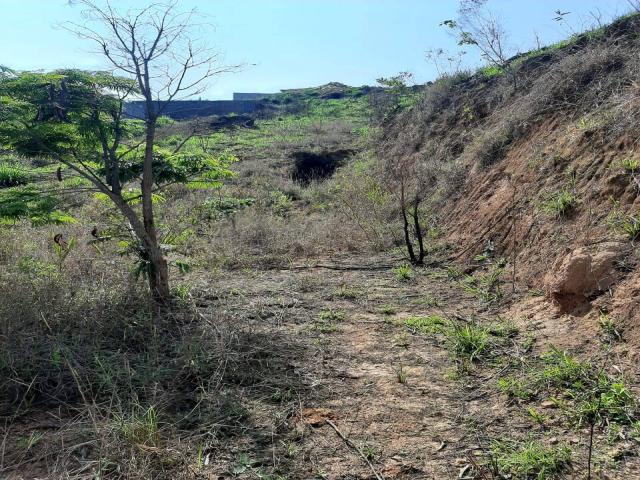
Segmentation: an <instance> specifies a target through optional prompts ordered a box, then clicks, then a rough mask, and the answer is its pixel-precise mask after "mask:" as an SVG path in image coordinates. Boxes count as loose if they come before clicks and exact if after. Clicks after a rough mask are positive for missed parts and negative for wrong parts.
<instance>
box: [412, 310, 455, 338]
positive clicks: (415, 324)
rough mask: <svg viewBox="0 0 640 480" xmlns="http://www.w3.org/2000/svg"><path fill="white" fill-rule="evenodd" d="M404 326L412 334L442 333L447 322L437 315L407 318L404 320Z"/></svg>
mask: <svg viewBox="0 0 640 480" xmlns="http://www.w3.org/2000/svg"><path fill="white" fill-rule="evenodd" d="M404 324H405V325H406V326H407V327H409V328H410V329H411V330H413V331H414V332H418V333H422V334H433V333H442V332H444V330H445V327H446V326H447V325H448V324H449V322H448V321H447V319H445V318H444V317H441V316H439V315H428V316H425V317H408V318H407V319H405V321H404Z"/></svg>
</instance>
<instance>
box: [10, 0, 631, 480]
mask: <svg viewBox="0 0 640 480" xmlns="http://www.w3.org/2000/svg"><path fill="white" fill-rule="evenodd" d="M72 3H73V4H74V5H77V4H81V5H84V7H85V8H87V9H88V12H87V13H88V15H89V18H87V19H85V20H86V22H84V21H83V22H82V23H80V24H79V25H75V26H71V25H68V27H70V29H71V30H73V31H75V32H76V33H80V34H81V35H85V36H90V37H91V38H90V39H91V40H93V41H96V40H97V41H98V47H99V50H100V51H101V52H102V54H103V55H106V56H107V60H109V57H110V56H112V57H113V56H114V55H116V57H113V59H114V60H115V63H116V65H114V67H118V66H119V67H120V72H121V74H122V75H123V77H122V78H119V77H115V76H113V75H112V74H111V73H107V72H94V71H92V72H85V71H79V70H72V69H67V70H53V71H44V70H41V69H40V66H36V67H37V68H35V67H34V71H33V72H25V71H14V70H11V69H9V68H5V67H0V287H1V288H2V292H3V298H2V301H1V302H0V417H2V419H1V420H2V421H1V422H0V477H2V478H4V477H5V476H6V477H7V478H14V477H15V478H32V477H34V478H35V477H37V478H80V477H83V478H84V477H87V478H89V477H90V478H96V479H97V478H101V479H105V480H111V479H116V478H158V479H173V478H176V479H179V480H183V479H184V480H193V479H195V478H205V477H206V478H209V477H212V478H218V477H225V478H226V477H229V476H231V477H234V478H238V479H245V478H261V479H270V480H276V479H279V480H284V479H285V478H291V479H293V478H311V477H314V478H315V477H317V478H334V477H335V478H343V477H345V476H347V477H358V478H365V477H371V478H374V477H375V478H382V476H384V478H392V477H394V476H398V475H400V476H402V475H408V476H410V477H416V478H422V477H429V478H431V477H433V478H449V477H451V476H453V477H460V478H468V479H470V478H472V477H474V478H486V479H489V478H491V479H498V478H505V479H506V478H511V479H522V480H531V479H538V480H540V479H545V478H546V479H552V478H564V477H569V476H572V475H573V476H576V477H585V478H590V479H594V478H600V477H602V478H605V477H606V478H611V479H618V478H620V479H622V478H632V477H633V475H634V473H635V472H636V471H637V470H638V465H640V463H639V462H640V456H639V455H638V444H640V415H639V410H638V397H637V391H638V374H637V371H636V370H637V368H636V363H637V362H636V361H635V360H636V357H637V355H636V354H637V352H636V350H637V344H638V341H637V340H638V332H637V331H636V330H637V329H636V328H635V327H636V325H635V316H636V313H637V311H638V308H637V303H638V302H637V295H636V293H637V292H636V290H637V288H636V285H637V280H638V279H637V275H638V272H637V265H638V263H639V262H638V259H639V258H640V257H639V255H638V252H637V248H636V245H635V241H636V240H637V237H638V235H639V234H640V221H638V219H637V217H638V215H637V213H636V207H637V205H636V204H637V200H638V180H637V177H638V173H639V171H640V168H639V167H638V160H637V159H636V157H637V155H636V152H635V150H636V149H637V145H636V144H637V142H635V141H634V140H633V139H634V138H635V137H634V135H635V130H636V129H637V120H638V118H637V117H638V115H637V114H636V113H637V112H636V110H637V109H636V108H635V107H636V106H637V96H638V91H640V87H639V86H638V85H637V66H638V58H639V57H638V50H639V47H638V41H637V38H636V36H637V35H636V33H637V31H638V27H639V26H640V16H637V15H635V14H634V15H631V16H627V17H624V18H621V19H619V20H616V21H615V22H614V23H613V24H611V25H605V22H604V21H602V24H601V25H598V26H597V27H596V28H594V29H592V30H590V31H588V32H585V33H582V34H581V33H575V32H572V35H571V37H569V38H567V39H565V40H562V41H560V42H558V43H556V44H553V45H549V46H546V47H545V46H542V45H541V44H539V45H537V47H538V48H536V49H535V50H532V51H530V52H525V53H521V54H517V55H515V56H512V55H511V54H510V53H509V54H506V53H507V52H509V51H510V49H509V47H508V45H507V44H506V43H502V42H504V41H505V39H506V37H505V35H504V31H503V30H502V23H501V22H502V21H498V20H497V19H496V18H493V17H490V16H487V15H488V10H486V9H485V2H484V1H473V2H471V1H470V2H466V1H465V2H462V3H463V5H462V6H463V7H464V8H463V10H461V11H460V16H459V18H456V19H455V20H453V21H451V22H446V23H447V26H448V27H450V28H452V29H453V31H454V32H456V33H457V35H458V37H457V38H458V40H459V41H460V42H461V43H462V44H463V45H465V46H466V47H471V48H474V47H478V48H480V50H481V51H483V53H484V57H485V61H486V62H487V63H486V64H485V65H482V66H481V67H480V68H479V69H478V70H475V71H472V70H467V67H469V66H471V65H468V64H467V63H466V62H464V61H463V60H462V59H463V58H464V57H463V55H464V53H463V52H462V51H460V52H454V53H448V52H444V51H443V50H441V49H432V50H431V51H430V52H428V54H427V57H428V59H429V61H431V62H432V63H433V65H434V66H435V67H436V69H437V70H438V73H439V78H437V79H435V80H434V81H433V82H427V83H426V84H424V85H413V84H412V83H413V78H412V76H411V74H410V73H408V72H403V73H401V74H400V75H397V76H393V77H385V78H380V79H379V85H378V86H361V87H351V86H348V85H343V84H340V83H329V84H325V85H322V86H319V87H312V88H300V89H291V90H283V91H281V92H279V93H271V94H264V95H262V94H257V96H258V97H263V98H261V99H259V100H255V101H254V100H248V101H246V102H249V103H246V104H244V103H243V104H242V105H244V107H246V108H247V110H248V112H244V111H243V112H242V113H239V112H238V113H231V114H228V115H226V114H225V115H216V116H213V117H202V116H199V115H195V116H194V117H193V118H189V119H185V118H169V117H168V116H165V115H169V114H171V112H170V111H164V110H163V107H162V103H161V102H159V103H155V102H151V104H147V105H146V107H145V106H142V108H146V109H147V112H146V117H147V118H146V121H145V120H141V119H137V118H136V119H134V118H131V115H130V113H131V111H132V110H129V109H130V108H132V106H131V105H130V104H129V103H128V102H129V100H130V99H133V98H135V99H140V98H145V97H146V98H147V100H148V99H149V94H152V96H153V97H154V98H155V97H156V96H157V95H158V93H159V94H160V97H161V98H166V99H169V100H170V99H171V97H172V94H171V92H174V93H175V92H176V89H175V88H174V89H171V88H170V89H169V90H168V91H167V90H166V88H162V86H161V85H159V82H160V80H159V79H161V78H165V79H166V80H167V81H168V82H169V84H171V83H172V82H173V84H174V86H175V82H176V81H177V82H180V80H179V76H175V74H176V72H178V73H179V72H181V71H183V70H184V69H187V70H189V68H187V67H193V68H195V71H193V75H188V76H189V77H192V78H191V80H194V81H196V82H197V79H198V78H200V76H202V78H207V77H208V74H210V73H214V72H213V71H208V69H207V68H206V66H207V65H209V63H207V62H205V63H203V64H198V65H197V66H196V65H195V64H194V63H193V62H196V60H195V56H196V55H199V54H204V57H203V59H204V60H213V57H212V56H210V53H211V52H208V51H205V50H200V49H199V48H198V46H196V45H194V44H193V43H192V44H191V45H190V44H189V42H188V41H186V42H178V43H181V47H180V48H177V49H176V50H175V51H174V55H168V56H164V53H165V52H169V51H171V47H172V46H174V45H176V44H173V43H171V39H172V38H174V37H175V36H177V37H176V38H184V39H185V40H186V38H187V37H181V35H182V33H185V32H186V30H184V31H183V30H182V28H183V27H184V28H185V29H187V27H192V26H194V27H196V30H197V32H196V33H198V32H199V33H203V32H204V34H206V35H209V30H208V29H206V28H205V29H200V26H199V25H195V23H194V22H193V20H196V19H198V18H200V17H199V16H197V15H196V16H193V17H192V16H190V14H189V12H185V15H179V16H178V17H176V18H173V17H172V12H177V10H171V9H174V8H178V7H177V6H176V5H174V3H173V2H170V3H169V4H168V5H164V4H161V5H155V4H154V5H152V6H150V7H149V9H147V10H144V11H143V12H142V16H141V17H140V20H136V17H135V15H137V14H136V13H135V9H134V10H131V11H130V12H128V13H127V12H123V11H121V10H120V9H119V7H118V6H116V5H112V6H110V7H109V6H107V4H106V3H104V2H102V0H96V1H95V2H94V0H82V1H79V2H72ZM71 8H73V7H70V9H71ZM142 8H144V7H142ZM163 8H168V9H169V12H168V15H167V17H166V18H165V19H164V20H163V15H164V14H162V15H160V14H157V10H156V9H163ZM384 8H391V7H388V6H387V7H384ZM416 8H417V7H416ZM524 8H525V7H524V6H523V9H524ZM577 8H578V7H576V9H577ZM74 11H75V10H74ZM154 12H156V13H154ZM159 12H160V13H162V11H159ZM138 13H140V12H139V11H138ZM130 15H134V16H133V17H131V16H130ZM149 15H151V16H149ZM556 15H557V19H558V20H557V21H558V22H559V23H560V24H561V25H563V26H564V27H566V28H569V23H568V20H567V16H568V15H569V13H566V12H562V11H559V12H556ZM72 16H73V15H72ZM96 16H97V17H96ZM96 18H98V19H101V20H100V22H104V21H106V23H102V24H98V26H97V27H96V28H97V31H96V32H92V31H89V30H87V28H93V27H92V25H96V24H94V23H92V22H91V21H89V20H91V19H96ZM144 18H146V20H143V19H144ZM594 18H595V15H594ZM114 22H115V25H114ZM163 22H165V23H163ZM166 22H168V23H166ZM598 22H600V20H598ZM134 24H135V28H134V26H133V25H134ZM163 24H164V27H162V25H163ZM169 24H170V25H169ZM100 25H103V26H104V27H105V28H106V30H103V29H102V27H100ZM305 25H307V26H310V25H311V24H305ZM505 25H506V24H505ZM165 27H166V29H165ZM123 29H124V30H123ZM160 30H162V32H161V33H159V31H160ZM106 32H112V33H113V34H114V35H115V34H116V33H118V32H124V33H125V34H127V35H129V36H131V35H133V36H135V38H138V39H140V38H142V37H143V36H145V35H146V34H147V33H150V32H151V33H153V32H156V33H157V34H158V35H160V38H161V40H160V41H159V43H158V46H156V47H153V46H152V45H153V43H149V42H146V43H144V42H143V43H142V44H140V46H134V47H129V43H128V42H125V44H123V43H122V41H120V40H119V39H118V36H117V35H116V36H115V37H113V36H112V35H111V34H109V35H107V37H108V38H106V37H105V36H104V34H105V33H106ZM163 35H165V36H164V37H163ZM483 35H484V37H483ZM25 38H27V37H25ZM163 38H164V40H162V39H163ZM101 39H102V40H101ZM13 40H15V39H13ZM129 40H131V38H129ZM250 40H253V39H250ZM113 42H115V43H113ZM356 43H357V42H356ZM7 44H9V42H7ZM134 44H135V42H134ZM11 45H14V46H15V48H16V49H18V48H20V45H21V43H20V42H15V41H14V42H13V43H11ZM145 45H146V47H145ZM131 48H133V49H134V51H133V56H132V52H131V51H130V49H131ZM153 48H159V49H160V50H159V51H158V52H159V53H158V55H160V56H161V57H162V56H164V58H165V59H166V65H165V67H167V69H164V68H161V69H159V70H157V71H156V73H157V74H158V75H154V79H151V78H149V79H148V81H147V79H146V78H145V75H144V70H145V66H144V62H145V58H146V59H147V60H149V61H153V60H156V59H157V58H158V57H156V56H154V54H150V53H149V52H150V50H149V49H153ZM492 48H496V49H497V50H495V51H493V50H491V49H492ZM487 49H489V50H487ZM512 53H513V52H512ZM161 54H162V55H161ZM230 54H231V52H230ZM192 55H193V57H192ZM135 58H138V59H139V60H141V61H142V62H143V63H141V64H139V65H138V66H139V67H142V70H141V73H142V78H140V74H139V73H138V71H137V69H136V65H135V63H136V60H135ZM230 58H233V55H230ZM129 59H131V60H129ZM178 60H181V61H178ZM260 61H261V62H262V61H263V60H260ZM131 62H133V63H131ZM112 63H113V62H112ZM222 70H226V67H222ZM250 70H251V69H247V72H249V74H250ZM216 71H217V70H216ZM167 75H168V77H167ZM301 78H302V77H301ZM132 80H133V81H132ZM140 80H142V82H140ZM191 80H189V81H188V82H187V83H185V84H183V86H188V85H191V86H193V87H194V89H195V91H196V92H197V91H198V90H199V84H198V83H196V84H192V83H191ZM185 81H186V80H185ZM149 82H150V83H149ZM265 84H269V82H268V79H266V80H265ZM181 88H182V87H180V86H179V87H178V90H180V89H181ZM163 92H165V93H166V95H163ZM207 92H209V90H206V91H203V92H202V94H203V95H206V94H207ZM244 95H247V94H244ZM249 96H251V94H249ZM174 99H176V100H177V97H175V98H174ZM192 101H193V104H183V105H203V104H205V102H200V101H199V100H195V99H192ZM241 102H245V101H244V100H243V101H241ZM207 104H208V102H207ZM223 105H224V106H227V105H236V106H238V104H237V103H235V102H232V103H224V104H223ZM138 106H140V104H138ZM150 107H151V108H150ZM244 107H243V108H244ZM234 108H235V107H234ZM127 112H129V113H127ZM162 113H164V114H165V115H162ZM149 115H150V116H149ZM150 130H153V131H152V132H151V131H150ZM151 137H153V138H151ZM149 169H150V171H151V173H149ZM610 199H611V200H610ZM611 201H613V207H612V208H611V207H609V206H608V205H611V203H610V202H611ZM608 202H609V203H608ZM560 219H564V220H563V221H559V220H560ZM607 227H608V231H609V232H608V233H607ZM154 235H155V241H154V240H153V239H152V238H150V236H154ZM614 235H615V236H618V235H619V236H620V238H618V237H616V238H612V237H614ZM147 237H149V238H147ZM622 237H624V238H625V239H629V240H631V242H630V243H629V242H625V241H622ZM151 257H154V258H151ZM576 259H577V260H576ZM581 262H582V263H581ZM158 266H159V267H160V268H159V269H158ZM165 267H166V271H165ZM591 277H593V278H591ZM169 279H171V284H169V282H168V280H169ZM586 284H589V285H586ZM591 284H593V285H596V287H594V288H591ZM585 285H586V286H585ZM165 287H168V289H165ZM149 293H152V295H149ZM165 294H166V295H165ZM554 344H557V345H562V348H556V347H553V345H554ZM416 419H418V420H416ZM454 440H455V442H454ZM434 442H435V443H434ZM452 442H453V443H452ZM425 455H426V457H425ZM427 457H428V462H426V463H425V462H424V459H425V458H427Z"/></svg>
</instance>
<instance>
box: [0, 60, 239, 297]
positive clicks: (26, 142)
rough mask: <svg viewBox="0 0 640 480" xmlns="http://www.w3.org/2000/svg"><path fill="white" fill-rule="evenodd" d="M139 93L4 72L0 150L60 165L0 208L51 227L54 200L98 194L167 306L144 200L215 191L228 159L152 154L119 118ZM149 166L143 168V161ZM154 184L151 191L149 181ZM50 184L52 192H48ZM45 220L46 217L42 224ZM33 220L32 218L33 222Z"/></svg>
mask: <svg viewBox="0 0 640 480" xmlns="http://www.w3.org/2000/svg"><path fill="white" fill-rule="evenodd" d="M138 92H139V87H138V85H137V83H136V82H135V81H134V80H132V79H127V78H123V77H116V76H113V75H111V74H109V73H104V72H83V71H78V70H60V71H55V72H50V73H32V72H24V73H15V72H7V73H5V74H4V75H2V77H0V144H3V145H5V146H7V147H9V148H10V149H11V150H13V151H15V152H16V153H18V154H20V155H22V156H24V157H26V158H31V159H39V160H43V159H44V160H47V161H51V162H57V163H58V165H59V166H58V169H57V170H56V171H54V172H52V174H51V177H50V179H49V182H44V183H43V182H40V183H32V184H29V185H26V186H23V187H18V188H13V189H9V190H8V191H5V192H4V194H3V195H2V196H0V208H4V211H5V212H4V213H5V214H6V213H7V212H9V213H11V212H12V213H13V215H14V216H16V217H19V216H21V215H27V214H30V215H33V213H34V212H36V216H35V218H36V219H38V218H40V219H41V220H42V223H45V222H46V221H47V220H50V221H51V220H54V221H55V220H56V218H58V216H59V214H58V216H55V215H54V216H53V217H51V215H52V213H51V212H52V209H53V208H55V207H56V206H57V201H56V197H55V195H53V194H52V192H55V193H62V194H64V193H77V192H96V193H98V194H100V195H101V196H102V197H104V198H107V199H108V200H109V201H110V202H111V203H112V204H113V205H114V206H115V208H116V209H117V210H118V211H119V212H120V214H121V215H122V216H123V217H124V219H125V220H126V223H127V228H128V229H129V231H130V232H131V234H132V235H133V237H134V238H135V241H136V243H137V251H138V252H139V254H140V259H141V264H142V265H143V266H144V268H143V270H144V272H145V273H146V274H147V276H148V279H149V285H150V289H151V293H152V294H153V298H154V299H155V300H156V301H157V302H158V303H167V302H168V301H169V300H170V293H169V285H168V267H167V262H166V259H165V257H164V254H163V252H162V249H161V246H160V244H159V242H158V236H157V232H156V229H155V226H154V224H153V222H150V221H149V217H148V216H149V213H148V212H147V213H145V203H144V198H145V197H149V205H148V207H149V210H150V211H151V213H153V209H152V199H153V197H154V195H155V194H156V193H157V192H158V191H160V190H161V189H163V188H166V187H167V186H168V185H172V184H175V183H191V184H193V185H195V186H204V187H207V186H215V185H217V184H218V182H219V181H220V180H221V179H223V178H225V177H227V176H229V175H231V172H230V170H229V168H228V167H229V163H230V162H231V161H233V158H232V157H230V156H223V157H220V158H218V157H214V156H212V155H210V154H208V153H207V152H206V151H204V150H202V149H194V148H190V149H184V148H182V147H183V146H184V145H185V144H184V143H182V144H181V145H180V146H179V147H178V148H177V149H175V150H171V151H170V150H166V149H161V148H158V146H156V145H155V144H153V145H152V147H153V148H152V149H149V143H148V141H149V138H148V136H147V137H145V138H143V139H140V138H139V136H137V135H135V133H136V132H135V130H134V129H132V128H131V126H132V122H131V121H128V120H125V119H124V118H123V106H124V102H125V101H126V100H127V99H128V98H130V97H131V96H132V95H136V94H137V93H138ZM149 154H150V155H151V162H150V164H149V165H147V159H148V156H147V155H149ZM150 179H151V183H150V184H149V181H150ZM51 180H53V181H54V183H55V184H57V186H56V187H55V188H54V187H53V186H52V182H51ZM46 215H49V217H45V216H46ZM32 218H33V217H32Z"/></svg>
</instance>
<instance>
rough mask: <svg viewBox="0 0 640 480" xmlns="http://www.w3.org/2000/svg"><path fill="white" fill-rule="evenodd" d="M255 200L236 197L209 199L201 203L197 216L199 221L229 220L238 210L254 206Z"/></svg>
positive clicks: (197, 208)
mask: <svg viewBox="0 0 640 480" xmlns="http://www.w3.org/2000/svg"><path fill="white" fill-rule="evenodd" d="M255 202H256V200H255V198H251V197H247V198H237V197H219V198H209V199H207V200H205V201H204V202H202V203H201V204H200V205H199V206H198V207H196V210H197V216H198V218H199V219H201V220H218V219H220V218H229V217H232V216H233V215H235V214H236V213H237V212H239V211H240V210H243V209H245V208H247V207H250V206H252V205H253V204H255Z"/></svg>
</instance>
